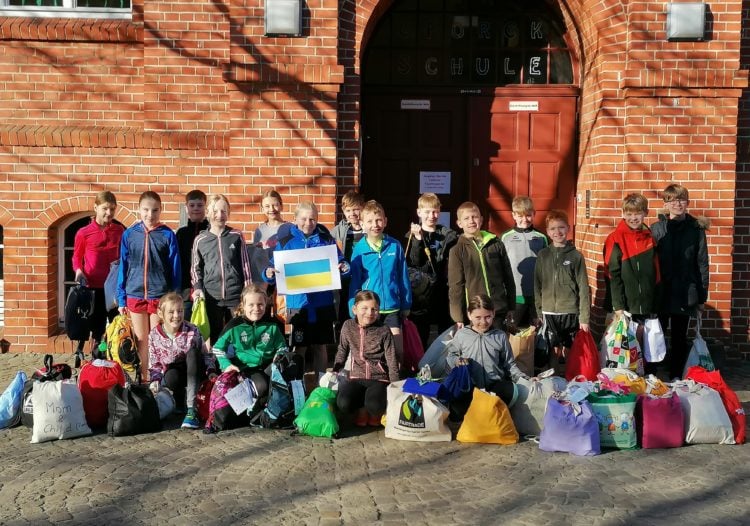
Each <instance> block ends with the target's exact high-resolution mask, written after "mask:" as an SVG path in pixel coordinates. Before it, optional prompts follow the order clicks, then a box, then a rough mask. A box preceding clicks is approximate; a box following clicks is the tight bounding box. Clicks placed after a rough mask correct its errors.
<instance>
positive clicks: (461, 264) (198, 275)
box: [73, 185, 708, 428]
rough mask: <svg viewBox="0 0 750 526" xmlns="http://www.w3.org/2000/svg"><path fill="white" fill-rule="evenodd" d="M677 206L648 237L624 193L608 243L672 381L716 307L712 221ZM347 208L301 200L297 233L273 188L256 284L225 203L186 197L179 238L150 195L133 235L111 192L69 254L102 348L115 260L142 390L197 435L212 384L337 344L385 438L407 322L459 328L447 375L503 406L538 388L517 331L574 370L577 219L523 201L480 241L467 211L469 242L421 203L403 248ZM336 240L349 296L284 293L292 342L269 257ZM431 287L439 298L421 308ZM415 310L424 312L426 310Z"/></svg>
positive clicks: (360, 205)
mask: <svg viewBox="0 0 750 526" xmlns="http://www.w3.org/2000/svg"><path fill="white" fill-rule="evenodd" d="M663 199H664V202H665V205H666V207H667V215H665V216H660V218H659V221H658V222H657V223H656V224H654V225H653V227H652V229H651V230H649V228H648V227H647V226H646V225H645V223H644V218H645V216H646V215H647V213H648V202H647V200H646V198H645V197H643V196H642V195H640V194H630V195H628V196H627V197H626V198H625V200H624V202H623V220H622V222H621V223H620V224H619V225H618V226H617V228H616V229H615V231H614V232H612V233H611V234H610V236H609V237H608V238H607V241H606V243H605V247H604V261H603V266H604V271H605V277H606V281H607V291H608V293H607V298H608V303H610V304H611V309H612V310H614V312H615V314H616V315H623V314H624V313H626V312H627V313H628V314H629V315H632V316H633V320H634V321H636V322H641V323H642V322H643V321H644V320H645V319H647V318H651V317H655V316H657V315H658V316H659V317H660V319H661V321H662V324H663V326H664V327H665V328H666V327H669V328H670V330H671V347H670V352H668V354H667V360H668V365H669V371H670V372H669V374H670V377H674V376H679V375H680V373H681V368H682V365H684V362H685V358H686V354H687V339H686V334H687V325H688V321H689V319H690V316H691V315H693V314H694V313H695V311H696V310H697V309H702V306H703V303H704V302H705V301H706V297H707V290H708V255H707V249H706V236H705V227H704V225H702V224H701V223H700V222H699V221H697V220H696V219H695V218H693V217H692V216H690V215H689V214H687V205H688V203H689V200H688V192H687V189H685V188H684V187H682V186H680V185H669V186H668V187H667V188H666V189H665V190H664V192H663ZM341 205H342V206H341V207H342V211H343V214H344V219H343V220H342V221H341V222H340V223H339V224H338V225H337V226H336V227H335V228H334V230H333V232H330V231H329V230H328V229H327V228H326V227H324V226H323V225H321V224H319V223H318V210H317V207H316V206H315V205H314V204H313V203H311V202H302V203H300V204H299V205H298V206H297V209H296V211H295V217H294V221H293V222H291V223H286V222H284V221H283V220H282V217H281V210H282V200H281V196H280V195H279V194H278V193H277V192H276V191H273V190H272V191H269V192H266V193H265V194H264V195H263V196H262V201H261V208H262V210H263V212H264V213H265V214H266V216H267V221H266V222H265V223H263V224H261V225H260V226H259V227H258V229H257V230H256V232H255V236H254V243H253V247H254V248H256V249H258V250H262V251H263V252H264V253H265V255H266V257H267V261H268V264H267V265H266V266H265V268H264V269H263V270H262V273H261V276H256V275H252V272H251V264H250V260H249V256H248V251H247V245H246V242H245V238H244V235H243V233H242V232H241V231H240V230H237V229H234V228H231V227H230V226H228V225H227V221H228V218H229V212H230V205H229V201H228V199H227V198H226V197H225V196H223V195H213V196H210V197H208V198H207V197H206V195H205V194H204V193H203V192H201V191H199V190H194V191H192V192H190V193H188V194H187V196H186V211H187V214H188V223H187V225H186V226H183V227H181V228H180V229H179V230H178V231H177V233H176V234H175V233H174V232H173V231H172V230H171V229H170V228H169V227H168V226H166V225H164V224H162V223H161V222H160V221H159V219H160V212H161V200H160V197H159V195H158V194H156V193H155V192H151V191H148V192H144V193H143V194H142V195H141V197H140V200H139V214H140V219H141V220H140V221H139V222H138V223H136V224H135V225H133V226H132V227H130V228H128V229H127V230H124V229H123V228H122V226H120V225H119V224H117V223H115V222H114V212H115V209H116V206H117V202H116V200H115V196H114V195H113V194H112V193H111V192H101V193H99V194H98V195H97V197H96V201H95V207H94V211H95V215H94V218H93V220H92V223H91V225H89V226H87V227H85V228H83V229H81V230H80V231H79V232H78V234H77V235H76V239H75V249H74V256H73V268H74V270H75V272H76V280H78V281H81V282H85V283H86V284H87V285H88V286H89V287H91V288H93V289H94V290H95V297H96V298H97V301H96V314H95V317H94V319H95V320H96V323H94V324H93V326H92V338H93V340H94V341H95V342H97V341H98V340H99V339H101V337H102V333H103V330H104V325H105V324H106V319H107V317H108V316H109V317H110V319H111V317H112V316H113V315H114V314H115V313H114V312H107V311H106V307H105V306H104V301H103V297H104V296H103V290H102V287H103V281H104V278H105V277H106V275H107V272H108V271H109V266H110V263H112V262H113V261H116V260H118V259H119V261H120V265H119V276H118V282H117V303H118V308H119V312H120V313H121V314H125V313H127V314H128V315H129V316H130V318H131V320H132V324H133V329H134V333H135V337H136V340H137V345H138V354H139V356H140V358H141V364H142V365H141V373H142V377H143V378H144V379H150V381H151V382H152V388H154V389H158V388H160V387H161V386H165V387H169V388H170V389H172V391H173V392H175V394H177V395H178V396H177V399H178V400H185V404H184V405H185V410H186V416H185V420H184V422H183V427H186V428H197V427H198V426H199V421H198V418H197V415H196V412H195V411H194V408H193V404H194V398H195V392H196V388H197V385H198V383H199V382H200V381H201V380H202V379H203V378H205V377H206V376H207V375H211V374H214V373H216V372H227V371H232V370H236V371H239V372H241V373H242V374H243V376H244V377H246V378H250V379H251V380H252V382H253V385H254V386H255V389H256V392H257V395H258V396H259V397H262V396H264V395H265V393H266V392H267V391H268V383H269V379H268V370H267V368H268V366H269V365H270V363H271V361H272V360H273V358H274V356H275V355H276V354H277V353H279V352H281V351H285V350H287V347H288V346H291V347H293V348H294V350H295V351H297V352H299V353H301V354H303V355H304V353H305V351H306V349H307V348H308V347H309V348H310V350H311V354H312V364H313V369H314V370H315V371H316V372H319V373H322V372H324V371H325V370H326V369H327V367H328V364H329V360H328V353H327V346H328V345H331V344H334V343H335V342H336V341H337V340H338V352H337V353H336V355H335V358H334V360H333V370H334V371H336V372H339V371H341V370H342V369H346V370H347V371H348V375H349V381H348V382H347V383H346V384H345V385H344V386H342V389H341V390H340V391H339V393H338V399H337V403H338V405H339V408H340V409H341V410H342V411H345V412H349V413H354V414H355V418H354V421H355V423H356V424H357V425H362V426H364V425H368V424H369V425H379V422H380V416H381V415H382V414H383V412H384V411H385V400H386V398H385V392H386V391H385V388H386V386H387V384H388V383H389V382H392V381H395V380H397V379H398V378H399V375H400V374H401V371H400V370H399V366H400V364H401V363H402V358H403V337H402V323H403V320H404V319H405V318H407V317H409V318H410V319H412V320H413V321H414V323H415V325H416V326H417V329H418V332H419V335H420V338H421V339H422V341H423V344H424V345H425V346H426V344H427V343H428V337H429V333H430V328H431V326H432V325H433V324H435V325H437V328H438V331H442V330H444V329H446V328H449V327H450V326H453V325H455V326H456V327H457V328H458V329H459V330H458V332H457V333H456V335H455V337H454V339H453V341H452V343H451V344H450V348H449V352H448V363H449V365H451V366H454V365H456V364H464V363H466V364H468V365H469V366H470V370H471V376H472V378H473V380H474V382H475V384H477V385H478V386H480V387H484V388H487V389H489V390H492V391H495V392H497V394H499V395H500V396H501V397H503V398H505V397H507V396H509V395H508V393H512V389H509V388H508V385H509V382H514V381H516V380H518V378H520V377H522V376H525V375H524V374H523V373H522V372H521V371H520V370H519V369H518V367H517V366H516V364H515V361H514V359H513V354H512V351H511V349H510V345H509V343H508V338H507V336H506V331H515V330H516V329H517V328H519V327H523V326H528V325H536V326H537V327H540V328H542V330H543V331H544V335H545V337H546V339H547V341H548V342H549V345H550V349H552V352H550V355H549V359H550V362H551V363H552V364H553V365H561V364H564V359H565V353H566V349H567V348H569V347H570V345H571V342H572V339H573V337H574V335H575V333H576V332H577V331H578V330H584V331H588V330H589V319H590V308H591V295H590V291H589V284H588V276H587V271H586V264H585V261H584V258H583V256H582V255H581V253H580V252H578V251H577V250H576V249H575V247H574V245H573V244H572V242H571V241H569V240H568V234H569V229H570V225H569V221H568V218H567V215H566V214H565V212H563V211H559V210H552V211H550V212H549V213H548V214H547V216H546V219H545V222H546V230H547V236H545V235H544V234H542V233H541V232H539V231H537V230H535V229H534V226H533V219H534V214H535V211H534V206H533V203H532V201H531V199H529V198H528V197H516V198H515V199H514V200H513V203H512V212H513V218H514V220H515V227H514V228H513V229H511V230H510V231H508V232H506V233H505V234H503V235H502V236H497V235H495V234H492V233H490V232H487V231H484V230H482V223H483V217H482V214H481V211H480V209H479V207H478V206H477V205H476V204H474V203H471V202H466V203H463V204H462V205H460V206H459V207H458V210H457V212H456V215H457V220H456V224H457V226H458V227H459V229H460V230H461V231H462V232H461V234H460V235H459V234H457V233H456V232H455V231H453V230H452V229H450V228H449V227H447V226H444V225H440V224H438V222H437V220H438V217H439V214H440V208H441V203H440V201H439V198H438V197H437V195H435V194H423V195H422V196H421V197H420V198H419V200H418V204H417V216H418V218H419V221H420V222H419V223H418V224H412V226H411V228H410V230H409V232H407V233H406V236H405V237H404V242H403V245H402V243H401V242H399V241H398V240H397V239H395V238H393V237H391V236H389V235H388V234H386V233H385V229H386V227H387V222H388V221H387V217H386V213H385V211H384V210H383V207H382V206H381V205H380V204H379V203H378V202H377V201H372V200H371V201H365V199H364V198H363V197H362V196H361V195H360V194H358V193H356V192H353V191H352V192H348V193H347V194H346V195H344V197H343V200H342V203H341ZM548 239H549V241H548ZM326 245H337V252H338V260H339V271H340V272H341V277H342V290H341V291H336V294H334V291H323V292H312V293H306V294H290V295H287V296H286V309H287V310H286V319H287V323H289V324H290V325H291V327H292V331H291V335H290V337H289V340H287V339H286V337H285V335H284V329H283V324H279V323H278V321H277V320H275V319H274V318H273V317H272V316H270V315H269V303H270V302H271V301H272V300H271V298H272V297H273V296H272V294H273V284H274V283H275V280H276V277H277V274H278V273H279V272H280V270H279V269H277V268H275V265H274V257H273V253H274V251H280V250H293V249H301V248H310V247H319V246H326ZM186 259H189V261H185V260H186ZM186 274H188V275H186ZM259 278H260V279H259ZM261 280H262V282H261ZM418 280H427V281H426V282H427V284H428V286H427V287H420V288H419V297H416V296H417V292H416V291H417V288H416V286H415V283H416V282H417V281H418ZM253 281H255V283H253ZM261 283H263V284H261ZM413 289H414V291H415V296H414V297H413V295H412V293H413ZM269 294H271V295H269ZM100 298H101V300H100ZM199 299H202V300H203V301H205V306H206V312H207V314H208V319H209V326H210V337H209V342H204V341H203V338H202V337H201V335H200V333H199V331H198V330H197V329H196V328H195V326H194V325H192V324H190V323H189V322H187V321H186V318H189V312H190V309H191V308H192V305H193V302H194V301H198V300H199ZM413 304H414V305H415V306H417V305H419V308H418V309H415V310H413V311H412V305H413ZM609 306H610V305H606V306H605V307H609ZM206 343H208V345H206ZM209 349H210V352H209ZM538 365H542V364H538ZM511 387H512V386H511ZM183 393H184V395H183ZM183 396H184V398H183Z"/></svg>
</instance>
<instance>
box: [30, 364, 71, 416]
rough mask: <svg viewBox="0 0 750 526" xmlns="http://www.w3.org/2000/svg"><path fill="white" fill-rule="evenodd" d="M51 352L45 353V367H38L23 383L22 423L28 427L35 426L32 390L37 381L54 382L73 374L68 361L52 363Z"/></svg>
mask: <svg viewBox="0 0 750 526" xmlns="http://www.w3.org/2000/svg"><path fill="white" fill-rule="evenodd" d="M52 362H53V358H52V355H51V354H46V355H44V368H43V369H37V370H36V371H34V373H33V374H32V375H31V378H30V379H29V380H26V383H25V384H23V394H22V402H21V423H22V424H23V425H24V426H26V427H28V428H33V427H34V403H33V402H32V399H31V391H32V389H33V388H34V384H35V383H36V382H53V381H56V380H67V379H69V378H70V377H71V376H73V370H72V369H71V368H70V365H68V364H67V363H52Z"/></svg>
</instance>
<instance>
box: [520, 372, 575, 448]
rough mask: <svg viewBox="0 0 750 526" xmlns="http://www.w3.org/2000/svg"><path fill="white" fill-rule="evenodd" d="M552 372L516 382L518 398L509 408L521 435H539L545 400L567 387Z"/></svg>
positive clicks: (545, 404) (562, 379)
mask: <svg viewBox="0 0 750 526" xmlns="http://www.w3.org/2000/svg"><path fill="white" fill-rule="evenodd" d="M553 372H554V371H553V370H552V369H549V370H547V371H545V372H543V373H541V374H539V375H537V376H536V377H534V378H530V379H528V380H526V379H524V378H521V379H519V380H518V382H516V388H517V390H518V398H517V399H516V403H515V404H513V407H511V408H510V414H511V416H512V417H513V423H514V424H515V425H516V429H517V430H518V432H519V433H520V434H521V435H536V436H538V435H539V433H540V432H541V431H542V427H543V426H544V423H543V421H544V411H545V410H546V409H547V400H548V399H549V397H550V396H552V393H554V392H556V391H564V390H565V388H566V387H567V383H566V382H565V379H564V378H560V377H559V376H553Z"/></svg>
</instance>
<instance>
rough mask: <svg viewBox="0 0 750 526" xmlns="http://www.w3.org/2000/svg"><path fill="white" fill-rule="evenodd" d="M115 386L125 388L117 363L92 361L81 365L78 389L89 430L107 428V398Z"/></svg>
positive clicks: (120, 368)
mask: <svg viewBox="0 0 750 526" xmlns="http://www.w3.org/2000/svg"><path fill="white" fill-rule="evenodd" d="M115 385H119V386H120V387H124V386H125V373H124V372H123V371H122V367H120V364H119V363H117V362H110V361H107V360H94V361H93V362H86V363H84V364H83V367H82V368H81V371H80V373H79V374H78V388H79V389H80V391H81V396H82V397H83V410H84V412H85V413H86V422H87V423H88V425H89V427H90V428H92V429H95V428H104V427H106V426H107V404H108V402H107V400H108V398H107V396H108V392H109V390H110V389H111V388H112V387H113V386H115Z"/></svg>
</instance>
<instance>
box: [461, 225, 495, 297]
mask: <svg viewBox="0 0 750 526" xmlns="http://www.w3.org/2000/svg"><path fill="white" fill-rule="evenodd" d="M472 243H473V244H474V248H476V249H477V253H478V254H479V266H480V267H481V268H482V279H483V280H484V290H486V291H487V296H489V297H492V295H491V294H490V283H489V281H487V269H486V268H485V266H484V257H483V256H482V249H481V248H479V245H477V242H476V241H473V240H472ZM466 297H467V300H466V304H467V305H468V304H469V300H468V297H469V291H468V290H467V291H466Z"/></svg>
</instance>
